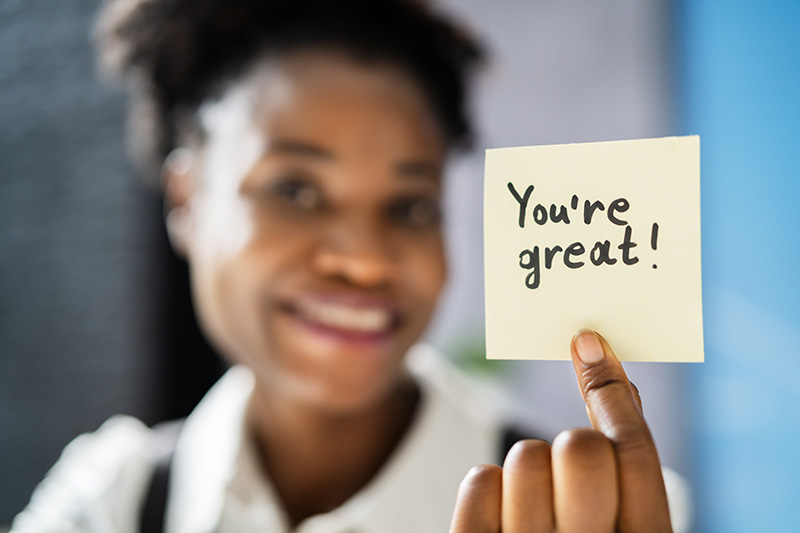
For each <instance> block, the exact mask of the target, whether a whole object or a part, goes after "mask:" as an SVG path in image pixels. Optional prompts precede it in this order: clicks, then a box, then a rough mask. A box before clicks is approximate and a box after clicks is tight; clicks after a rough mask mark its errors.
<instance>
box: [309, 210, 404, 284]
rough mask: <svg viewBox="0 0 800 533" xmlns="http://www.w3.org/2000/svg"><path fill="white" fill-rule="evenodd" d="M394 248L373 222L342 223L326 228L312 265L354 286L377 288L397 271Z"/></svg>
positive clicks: (322, 272) (326, 274) (323, 272)
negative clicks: (324, 237)
mask: <svg viewBox="0 0 800 533" xmlns="http://www.w3.org/2000/svg"><path fill="white" fill-rule="evenodd" d="M395 252H396V250H393V249H392V246H391V242H390V240H389V239H388V238H387V236H386V235H384V234H383V232H382V231H381V230H380V228H379V227H378V226H377V225H376V224H374V223H372V224H370V223H369V222H354V223H351V224H342V225H337V226H335V227H331V228H329V231H328V237H327V238H326V239H325V241H324V242H322V243H321V244H320V246H319V247H318V249H317V251H316V253H315V256H314V265H313V266H314V269H315V270H316V272H317V273H319V274H321V275H324V276H329V277H335V278H339V279H341V280H344V281H346V282H347V283H349V284H351V285H354V286H359V287H363V288H378V287H381V286H383V285H387V284H389V283H391V282H392V281H393V280H394V278H395V276H396V275H397V269H398V262H397V257H396V255H395Z"/></svg>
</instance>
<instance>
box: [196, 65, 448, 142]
mask: <svg viewBox="0 0 800 533" xmlns="http://www.w3.org/2000/svg"><path fill="white" fill-rule="evenodd" d="M198 117H199V120H200V124H201V126H202V128H203V130H204V133H205V135H206V137H209V136H210V137H219V136H231V135H241V134H242V133H244V132H250V133H252V134H258V133H259V132H260V133H261V134H262V135H265V134H266V135H268V134H269V133H275V132H276V130H278V131H280V132H282V134H283V135H289V136H293V135H299V136H306V135H312V136H314V135H318V136H320V137H321V138H319V139H318V141H322V142H323V143H324V141H325V140H326V136H327V137H331V136H334V135H335V136H337V137H341V136H342V135H346V134H349V133H354V132H355V129H356V128H359V127H362V128H363V127H370V128H372V129H374V130H375V135H378V136H384V137H385V136H387V135H388V134H394V135H395V136H397V135H403V134H405V135H407V136H408V135H411V136H412V137H419V138H424V140H425V143H426V144H431V143H432V144H433V145H434V146H435V147H436V148H437V150H436V151H437V152H438V151H439V150H438V148H439V147H440V146H437V145H441V148H442V149H443V145H444V142H445V141H444V135H443V132H442V130H441V127H440V125H439V124H438V122H437V120H436V118H435V116H434V113H432V112H431V109H430V107H429V106H428V103H427V102H426V100H425V97H424V95H423V93H422V91H421V90H420V89H419V88H418V87H417V85H416V84H415V83H414V81H413V80H412V79H411V77H410V76H407V75H405V73H404V72H403V71H402V70H401V69H400V68H397V67H394V66H392V65H390V64H386V63H374V62H370V63H365V62H360V61H357V60H355V59H353V58H350V57H348V56H347V55H345V54H343V53H338V52H329V51H301V52H295V53H292V54H287V55H283V56H280V57H267V58H264V59H262V60H260V61H259V62H258V63H257V64H256V65H254V67H253V68H252V69H251V70H250V71H249V72H248V73H247V74H246V75H245V76H244V77H242V78H241V79H240V80H239V81H238V82H236V83H233V84H231V85H230V86H229V87H228V89H227V90H226V91H225V92H224V93H223V95H222V97H221V98H219V99H217V100H214V101H212V102H208V103H206V104H204V105H203V106H202V107H201V108H200V110H199V112H198ZM387 128H388V129H390V130H391V129H394V130H396V131H386V130H387ZM355 133H356V134H357V133H358V132H355ZM361 136H362V137H363V136H364V135H363V133H362V134H361ZM330 140H334V139H330ZM406 141H408V139H406ZM432 147H433V146H432Z"/></svg>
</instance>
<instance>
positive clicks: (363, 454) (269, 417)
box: [250, 378, 419, 526]
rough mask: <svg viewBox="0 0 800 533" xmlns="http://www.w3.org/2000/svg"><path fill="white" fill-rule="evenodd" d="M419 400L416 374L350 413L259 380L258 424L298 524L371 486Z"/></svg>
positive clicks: (269, 469) (263, 450)
mask: <svg viewBox="0 0 800 533" xmlns="http://www.w3.org/2000/svg"><path fill="white" fill-rule="evenodd" d="M418 403H419V388H418V387H417V385H416V384H415V383H414V382H413V381H412V380H411V379H410V378H409V379H407V380H405V381H403V382H401V383H398V386H397V387H396V388H395V390H394V391H392V393H390V394H389V395H388V396H387V397H386V398H384V399H383V401H381V402H379V403H378V404H377V405H376V406H375V407H373V408H371V409H369V410H364V411H359V412H357V413H349V414H340V413H330V412H327V411H323V410H321V409H319V408H318V407H311V406H309V405H308V404H302V403H300V402H289V401H285V400H284V401H280V400H277V399H276V398H274V395H273V394H271V393H270V390H269V389H268V388H266V387H262V386H259V384H257V385H256V390H255V392H254V397H253V402H252V403H251V409H250V424H251V427H252V428H253V435H254V436H255V438H256V443H257V449H258V451H259V456H260V459H261V464H262V466H263V468H264V471H265V472H266V474H267V476H268V477H269V479H270V481H271V483H272V484H273V486H274V488H275V490H276V492H277V494H278V496H279V497H280V499H281V501H282V503H283V505H284V508H285V510H286V512H287V514H288V516H289V519H290V521H291V524H292V525H293V526H296V525H297V524H299V523H300V522H301V521H302V520H304V519H305V518H308V517H310V516H312V515H315V514H319V513H324V512H327V511H330V510H332V509H335V508H336V507H339V506H340V505H342V504H343V503H344V502H345V501H346V500H347V499H349V498H350V497H351V496H353V495H354V494H355V493H356V492H358V491H359V490H360V489H361V488H363V487H364V486H365V485H366V484H367V483H368V482H369V481H370V480H371V479H372V478H373V477H374V476H375V474H376V473H377V472H378V471H379V470H380V468H381V467H382V466H383V465H384V463H385V462H386V460H387V459H388V458H389V456H390V455H391V453H392V451H393V450H394V449H395V448H396V447H397V444H398V443H399V442H400V440H401V439H402V437H403V435H404V434H405V433H406V431H407V429H408V427H409V425H410V424H411V421H412V419H413V418H414V413H415V411H416V407H417V404H418Z"/></svg>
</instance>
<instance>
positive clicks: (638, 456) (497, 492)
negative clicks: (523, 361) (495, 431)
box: [450, 331, 672, 533]
mask: <svg viewBox="0 0 800 533" xmlns="http://www.w3.org/2000/svg"><path fill="white" fill-rule="evenodd" d="M570 351H571V352H572V362H573V365H574V366H575V373H576V374H577V376H578V385H579V386H580V390H581V395H582V396H583V399H584V401H585V402H586V409H587V412H588V413H589V418H590V420H591V421H592V426H594V427H593V428H584V429H572V430H569V431H564V432H562V433H561V434H559V435H558V436H557V437H556V439H555V440H554V441H553V445H552V446H550V445H549V444H547V443H546V442H544V441H539V440H527V441H520V442H518V443H517V444H515V445H514V447H513V448H511V450H510V451H509V452H508V455H507V456H506V460H505V463H504V464H503V468H500V467H498V466H496V465H482V466H476V467H475V468H473V469H472V470H470V472H469V473H468V474H467V476H466V477H465V478H464V481H462V483H461V486H460V488H459V491H458V499H457V501H456V508H455V512H454V514H453V522H452V524H451V526H450V532H451V533H483V532H487V533H488V532H500V531H502V532H503V533H521V532H525V533H528V532H553V531H558V532H580V533H590V532H604V533H607V532H613V531H619V532H622V533H633V532H636V533H639V532H644V531H658V532H668V531H672V529H671V526H670V519H669V508H668V506H667V495H666V490H665V488H664V481H663V478H662V475H661V465H660V463H659V460H658V454H657V453H656V447H655V444H654V442H653V438H652V436H651V435H650V430H649V429H648V427H647V424H646V423H645V421H644V417H643V416H642V406H641V400H640V398H639V392H638V391H637V390H636V387H635V386H634V385H633V384H631V383H630V382H629V381H628V378H627V376H626V375H625V371H624V370H623V369H622V365H621V364H620V362H619V361H618V360H617V358H616V356H615V355H614V352H613V351H612V350H611V347H610V346H609V345H608V343H607V342H606V341H605V339H603V338H602V337H600V335H598V334H596V333H594V332H591V331H581V332H579V333H578V334H577V335H576V336H575V337H574V338H573V339H572V343H571V345H570Z"/></svg>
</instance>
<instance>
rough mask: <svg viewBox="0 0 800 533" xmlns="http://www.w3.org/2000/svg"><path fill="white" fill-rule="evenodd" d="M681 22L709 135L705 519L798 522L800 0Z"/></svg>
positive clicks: (698, 129)
mask: <svg viewBox="0 0 800 533" xmlns="http://www.w3.org/2000/svg"><path fill="white" fill-rule="evenodd" d="M676 29H677V32H678V34H677V42H678V45H679V49H680V52H679V56H678V59H679V61H678V63H679V66H680V70H679V74H680V78H681V79H682V82H681V91H680V92H681V95H682V104H683V113H682V114H683V124H682V129H683V132H684V133H698V134H700V136H701V146H702V148H701V154H702V156H701V157H702V181H703V184H702V195H703V200H702V202H703V263H704V264H703V269H704V275H703V284H704V288H703V292H704V305H705V326H706V361H707V362H706V363H705V364H703V365H698V366H696V367H692V368H691V369H690V384H691V404H690V405H693V406H694V407H693V410H692V413H691V416H692V418H693V420H692V433H693V450H694V472H695V474H694V478H695V479H694V483H695V488H696V491H697V494H696V503H697V523H698V527H697V531H703V532H705V531H710V532H717V531H719V532H736V531H747V532H753V531H800V512H799V511H798V499H800V458H798V457H800V382H799V381H798V380H800V283H799V282H798V279H800V265H799V263H800V252H799V251H798V247H800V235H798V232H800V201H799V200H800V2H797V1H794V0H793V1H789V0H787V1H762V2H755V1H752V2H743V1H728V2H723V1H721V0H716V1H715V0H696V1H690V0H685V1H684V2H683V3H682V4H681V6H680V10H679V16H678V19H677V25H676Z"/></svg>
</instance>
